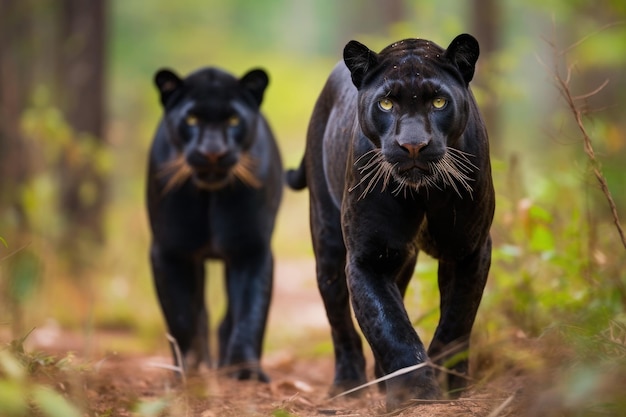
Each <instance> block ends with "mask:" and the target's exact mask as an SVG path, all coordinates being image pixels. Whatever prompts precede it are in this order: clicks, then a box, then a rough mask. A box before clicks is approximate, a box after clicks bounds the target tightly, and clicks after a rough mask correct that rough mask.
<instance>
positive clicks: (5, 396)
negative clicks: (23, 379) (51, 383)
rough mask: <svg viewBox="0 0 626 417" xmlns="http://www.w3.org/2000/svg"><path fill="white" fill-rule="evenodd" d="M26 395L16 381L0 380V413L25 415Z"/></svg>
mask: <svg viewBox="0 0 626 417" xmlns="http://www.w3.org/2000/svg"><path fill="white" fill-rule="evenodd" d="M26 408H27V404H26V395H25V393H24V386H23V385H22V384H20V383H17V382H16V381H10V380H9V381H4V380H0V415H2V416H23V415H26Z"/></svg>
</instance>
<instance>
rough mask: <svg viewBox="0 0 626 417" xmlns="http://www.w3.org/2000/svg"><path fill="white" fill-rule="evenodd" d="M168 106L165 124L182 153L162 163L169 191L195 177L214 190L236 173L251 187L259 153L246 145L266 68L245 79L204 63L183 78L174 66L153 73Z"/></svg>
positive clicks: (250, 137)
mask: <svg viewBox="0 0 626 417" xmlns="http://www.w3.org/2000/svg"><path fill="white" fill-rule="evenodd" d="M154 81H155V84H156V86H157V88H158V90H159V93H160V96H161V103H162V104H163V107H164V109H165V115H164V124H165V128H166V129H167V130H168V132H167V133H168V136H169V139H170V141H171V143H172V145H173V146H174V147H175V149H176V150H177V154H176V155H175V156H174V157H173V158H172V159H171V160H169V161H168V162H167V163H166V164H164V165H163V166H162V167H161V169H162V170H161V173H162V175H163V176H165V177H167V178H168V181H167V184H166V186H165V191H166V192H167V191H169V190H171V189H173V188H175V187H177V186H179V185H181V184H182V183H184V182H185V181H187V179H189V178H191V179H192V181H193V182H194V184H195V185H196V186H198V187H199V188H202V189H206V190H209V191H214V190H218V189H220V188H223V187H224V186H226V185H227V184H229V183H232V182H233V181H234V180H235V179H236V178H238V179H239V180H241V181H242V182H244V183H246V184H247V185H249V186H252V187H259V186H260V182H259V180H258V179H257V178H256V177H255V175H254V164H255V161H254V159H253V158H252V157H251V156H250V155H249V154H248V152H247V150H248V149H249V148H250V146H251V145H252V143H253V141H254V137H255V132H256V127H257V122H258V121H257V118H258V115H259V106H260V105H261V102H262V100H263V93H264V91H265V88H266V87H267V84H268V77H267V74H266V73H265V72H264V71H263V70H260V69H254V70H251V71H250V72H248V73H247V74H245V75H244V76H243V77H241V79H237V78H235V77H233V76H232V75H230V74H228V73H226V72H224V71H221V70H219V69H216V68H205V69H201V70H199V71H196V72H194V73H192V74H191V75H189V76H188V77H186V78H185V79H181V78H180V77H179V76H178V75H176V74H175V73H174V72H173V71H171V70H168V69H161V70H159V71H158V72H157V73H156V75H155V77H154Z"/></svg>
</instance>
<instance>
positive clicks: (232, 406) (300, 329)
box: [29, 260, 517, 417]
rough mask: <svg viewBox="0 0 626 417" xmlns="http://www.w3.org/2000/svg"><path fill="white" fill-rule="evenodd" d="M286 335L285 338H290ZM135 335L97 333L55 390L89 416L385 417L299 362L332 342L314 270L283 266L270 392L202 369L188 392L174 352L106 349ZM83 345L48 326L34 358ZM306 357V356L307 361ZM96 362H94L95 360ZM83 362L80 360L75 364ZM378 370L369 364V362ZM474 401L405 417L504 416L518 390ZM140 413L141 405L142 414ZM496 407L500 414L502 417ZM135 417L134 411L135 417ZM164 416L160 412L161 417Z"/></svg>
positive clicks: (366, 398)
mask: <svg viewBox="0 0 626 417" xmlns="http://www.w3.org/2000/svg"><path fill="white" fill-rule="evenodd" d="M285 334H287V335H288V336H285ZM131 337H136V336H135V335H132V334H111V333H106V332H98V331H97V330H96V333H95V335H94V336H93V338H92V340H93V341H95V342H92V343H94V344H95V346H93V352H95V353H94V355H93V357H92V358H91V360H90V361H89V363H88V366H86V367H84V368H82V367H79V369H80V371H76V372H74V373H61V374H58V375H48V376H47V377H48V378H49V379H50V380H49V381H45V382H49V383H52V384H53V386H55V388H57V389H58V390H59V391H61V392H63V393H65V394H66V395H67V396H68V397H69V398H70V399H71V400H73V401H74V402H78V403H79V404H80V405H81V406H82V407H83V408H84V410H86V413H84V415H88V416H122V417H124V416H139V415H141V416H161V415H163V416H165V415H167V416H199V417H214V416H215V417H217V416H219V417H221V416H279V417H287V416H298V417H304V416H329V415H330V416H374V415H384V414H385V409H384V395H383V394H381V393H380V392H379V391H378V389H376V388H375V387H373V388H368V389H366V390H364V393H363V394H362V395H361V396H360V397H359V398H356V399H355V398H345V397H343V398H339V399H335V400H330V399H329V398H328V396H327V392H328V389H329V385H330V382H331V381H332V376H333V357H332V352H328V353H324V354H319V355H311V354H308V355H302V354H301V353H302V352H306V351H309V352H310V349H311V348H312V345H313V344H315V343H318V342H319V341H320V339H323V338H329V330H328V324H327V321H326V316H325V312H324V309H323V306H322V303H321V299H320V297H319V294H318V292H317V289H316V287H315V279H314V263H313V261H309V260H307V261H289V262H278V263H277V267H276V285H275V292H274V298H273V304H272V308H271V312H270V319H269V327H268V334H267V338H268V339H271V338H273V337H276V338H279V337H280V338H281V339H280V340H284V342H283V344H282V345H281V346H279V347H276V346H274V347H273V349H271V350H269V351H268V352H267V353H266V354H265V356H264V358H263V367H264V369H265V371H266V372H267V373H268V374H269V375H270V377H271V378H272V382H271V383H269V384H261V383H256V382H237V381H233V380H232V379H229V378H227V377H225V376H222V375H221V374H220V372H219V371H216V370H205V371H203V372H202V373H201V374H200V375H197V376H194V377H191V378H189V379H188V380H187V381H186V388H185V389H183V388H181V385H180V383H179V382H177V381H175V380H174V379H173V378H172V375H171V372H170V371H167V370H165V369H163V368H162V367H160V366H159V364H169V363H171V361H170V357H169V353H168V352H166V351H163V352H155V353H154V354H151V355H144V354H132V353H130V354H112V353H111V352H110V350H109V349H108V345H109V344H110V342H112V341H113V340H117V341H119V338H131ZM84 340H85V339H84V337H82V336H80V335H77V334H73V333H67V332H64V331H61V330H59V329H57V328H55V327H54V326H44V327H42V328H41V329H37V330H35V332H34V333H33V334H32V335H31V336H30V337H29V344H30V345H29V349H44V350H46V351H47V352H50V353H53V354H55V355H59V356H63V355H66V352H67V351H76V352H81V351H84V350H85V349H84V343H85V342H84ZM303 356H304V357H303ZM94 358H95V359H94ZM75 362H76V363H77V364H78V363H81V362H82V360H81V358H79V357H77V358H75ZM370 365H371V361H370ZM509 385H510V386H509V387H506V386H503V385H499V386H498V388H497V389H485V387H483V388H482V389H481V390H480V391H479V392H475V393H473V394H471V395H470V396H468V397H466V398H462V399H460V400H458V401H441V402H438V403H434V404H421V405H417V406H415V407H412V408H410V409H407V410H405V411H402V412H400V413H399V414H395V415H399V416H405V417H409V416H426V417H436V416H449V415H459V416H507V415H517V414H515V412H514V411H513V410H514V408H513V406H512V404H510V403H511V400H514V399H515V398H514V396H511V394H512V393H513V392H514V391H515V390H516V388H517V387H515V386H514V385H515V384H512V383H509ZM137 404H143V405H142V406H141V407H143V408H140V409H139V410H138V409H137ZM499 407H501V408H502V409H501V410H499ZM133 410H135V411H133ZM157 410H161V411H160V412H156V411H157Z"/></svg>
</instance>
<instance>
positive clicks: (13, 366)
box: [0, 335, 82, 417]
mask: <svg viewBox="0 0 626 417" xmlns="http://www.w3.org/2000/svg"><path fill="white" fill-rule="evenodd" d="M27 336H28V335H26V336H24V337H23V338H21V339H17V340H15V341H13V342H12V343H11V345H9V346H6V347H4V348H1V349H0V415H2V416H7V417H21V416H24V417H25V416H31V415H42V416H47V417H80V416H81V415H82V414H81V413H80V411H79V409H78V408H77V407H76V406H75V405H73V404H72V403H71V402H70V401H68V399H66V398H65V397H64V396H63V395H62V394H60V393H58V392H56V391H54V390H53V389H51V388H50V387H48V386H47V385H45V384H42V383H39V382H36V381H35V379H34V376H36V375H37V374H38V373H39V372H42V371H43V370H44V369H47V371H45V372H49V371H52V372H56V370H59V369H61V367H62V366H63V365H62V361H58V362H57V361H55V360H54V359H53V358H52V357H50V356H47V355H40V354H37V355H30V354H27V353H25V351H24V347H23V343H24V340H25V339H26V337H27Z"/></svg>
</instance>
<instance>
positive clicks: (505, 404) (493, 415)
mask: <svg viewBox="0 0 626 417" xmlns="http://www.w3.org/2000/svg"><path fill="white" fill-rule="evenodd" d="M513 398H515V394H511V396H510V397H509V398H507V399H506V400H504V402H503V403H502V404H500V405H499V406H498V407H496V408H495V409H494V410H493V411H492V412H491V413H489V415H488V416H487V417H498V416H499V415H500V413H501V412H503V411H504V409H505V408H507V407H508V406H509V404H511V402H513Z"/></svg>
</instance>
